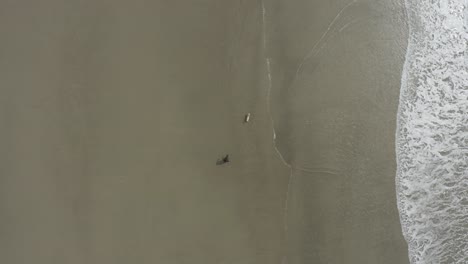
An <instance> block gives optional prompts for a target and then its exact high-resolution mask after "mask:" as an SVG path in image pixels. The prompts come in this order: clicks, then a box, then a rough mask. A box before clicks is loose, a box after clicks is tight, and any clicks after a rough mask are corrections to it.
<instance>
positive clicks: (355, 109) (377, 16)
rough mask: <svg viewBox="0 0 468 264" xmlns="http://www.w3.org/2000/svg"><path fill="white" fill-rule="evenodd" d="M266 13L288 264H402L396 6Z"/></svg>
mask: <svg viewBox="0 0 468 264" xmlns="http://www.w3.org/2000/svg"><path fill="white" fill-rule="evenodd" d="M270 9H271V10H272V12H271V13H272V15H271V18H270V19H271V21H272V22H271V23H272V24H273V25H272V26H271V27H273V28H272V29H271V30H270V35H271V38H270V43H271V47H270V49H271V52H270V56H271V64H272V65H273V67H272V68H273V69H272V75H273V76H274V77H273V82H272V83H273V100H274V107H273V108H274V109H273V110H274V111H273V112H274V113H275V115H274V116H275V117H274V119H275V126H276V131H277V135H278V137H277V145H278V148H279V150H280V152H281V153H282V155H283V156H284V158H285V160H286V162H287V163H289V164H290V165H291V167H292V170H293V175H292V177H291V186H290V194H289V201H288V212H287V216H288V227H289V229H288V234H287V236H288V260H289V261H288V263H290V264H293V263H294V264H296V263H337V264H338V263H348V264H353V263H356V264H358V263H388V264H391V263H408V255H407V249H406V247H407V246H406V243H405V241H404V239H403V236H402V234H401V227H400V223H399V216H398V211H397V204H396V195H395V193H396V192H395V168H396V166H395V143H394V142H395V123H396V122H395V118H396V112H397V106H398V98H399V89H400V76H401V75H400V73H401V71H402V67H403V62H404V56H405V49H406V41H407V26H406V16H405V9H404V2H403V1H380V2H375V1H319V3H317V2H313V1H288V2H287V3H286V2H284V1H272V2H271V6H270ZM275 23H276V24H275ZM275 77H276V78H275Z"/></svg>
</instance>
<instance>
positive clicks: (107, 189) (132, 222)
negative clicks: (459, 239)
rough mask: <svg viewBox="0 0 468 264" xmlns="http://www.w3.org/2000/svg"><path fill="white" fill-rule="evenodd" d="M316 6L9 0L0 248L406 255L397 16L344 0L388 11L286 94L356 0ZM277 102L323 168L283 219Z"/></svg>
mask: <svg viewBox="0 0 468 264" xmlns="http://www.w3.org/2000/svg"><path fill="white" fill-rule="evenodd" d="M281 2H282V3H281ZM319 2H320V3H311V1H288V2H287V3H286V2H285V1H277V2H275V1H266V2H265V8H266V9H265V10H266V18H267V20H265V21H264V17H263V10H262V5H261V2H257V1H239V2H237V1H236V2H235V3H234V2H233V1H215V0H205V1H201V0H200V1H180V0H173V1H152V2H151V1H139V0H138V1H131V2H129V1H122V0H120V1H87V0H83V1H78V0H77V1H53V0H47V1H41V2H40V3H39V2H37V1H1V2H0V12H1V15H0V22H1V23H0V33H1V36H2V42H1V43H0V51H1V58H2V59H1V60H0V84H1V89H0V98H1V99H0V100H2V101H1V107H2V110H1V111H0V115H1V118H0V120H2V123H1V131H2V136H1V137H0V141H1V145H2V146H3V147H2V149H1V151H0V153H1V157H2V163H1V166H0V175H1V177H0V186H1V192H0V194H1V199H0V232H1V234H2V235H1V236H0V260H1V262H2V263H12V264H15V263H39V264H40V263H48V264H49V263H113V264H114V263H165V264H166V263H169V264H170V263H174V264H175V263H177V264H181V263H182V264H183V263H191V264H192V263H203V264H207V263H213V264H214V263H243V264H244V263H252V264H253V263H255V264H257V263H265V264H266V263H268V264H270V263H281V262H282V261H283V256H285V255H286V256H288V258H287V261H288V263H351V264H352V263H406V262H405V261H406V258H407V256H406V252H405V247H406V245H405V244H404V242H403V241H402V237H401V231H400V229H399V223H398V215H397V212H396V203H395V199H394V198H395V197H394V196H395V195H394V184H393V183H394V168H395V167H394V147H393V146H394V142H393V141H394V138H393V135H394V123H395V122H394V119H395V113H396V103H397V97H398V90H399V76H400V75H399V74H400V72H401V68H400V67H401V65H402V64H401V63H402V60H401V59H402V57H400V56H401V52H402V48H403V47H404V45H405V43H403V42H401V40H402V39H403V35H404V31H400V30H402V29H401V28H398V27H401V26H402V25H401V23H400V22H401V21H399V20H398V19H401V17H400V16H401V15H402V14H403V13H402V12H403V11H402V10H401V7H400V6H391V7H382V6H381V5H379V4H371V3H370V2H362V3H361V4H359V5H356V6H354V7H353V8H352V9H351V8H350V10H353V13H352V14H349V15H350V16H352V15H356V16H357V15H359V16H363V17H365V18H366V19H370V18H372V19H375V21H377V22H379V23H377V24H373V23H371V26H368V28H366V27H363V25H368V24H358V25H359V26H356V27H353V26H352V25H351V24H350V25H349V27H348V29H345V28H343V30H342V31H343V32H345V33H343V34H338V35H339V36H338V37H337V38H338V39H340V38H342V40H345V41H344V42H339V41H335V42H328V44H327V45H330V46H329V47H328V46H327V48H324V52H323V56H322V57H321V60H320V63H306V64H304V67H303V72H304V73H306V72H307V73H308V74H302V73H301V74H300V77H301V78H300V79H298V81H297V82H296V84H295V85H294V87H293V88H292V89H294V91H292V90H287V89H282V88H283V87H286V85H285V84H287V83H291V76H293V75H292V72H294V71H295V69H296V68H297V65H298V63H299V62H300V60H301V58H303V56H304V54H306V52H307V50H308V49H310V47H311V45H313V43H315V42H317V41H318V39H320V36H321V33H323V32H324V30H325V31H326V30H327V26H328V25H329V23H330V21H332V20H333V18H334V17H335V16H336V14H337V12H338V11H339V10H340V8H342V7H343V6H344V5H345V3H344V2H343V1H319ZM386 8H389V9H388V10H390V11H392V12H389V13H387V12H386V10H387V9H386ZM375 11H377V12H375ZM382 16H383V17H384V18H381V17H382ZM369 17H370V18H369ZM343 18H346V19H347V20H346V21H342V22H343V23H342V24H340V27H342V26H345V24H344V23H345V22H346V23H347V22H350V21H351V20H352V17H348V15H343ZM392 19H394V21H393V20H392ZM391 20H392V21H393V22H395V23H397V24H395V25H398V26H397V27H395V26H394V24H391V23H388V22H389V21H391ZM372 21H374V20H372ZM264 22H265V23H264ZM340 23H341V22H340ZM265 26H266V27H265ZM265 30H267V32H265ZM330 32H331V31H330ZM378 32H388V34H389V36H387V35H386V34H384V33H378ZM402 32H403V33H402ZM379 34H380V35H379ZM400 34H401V35H400ZM377 35H378V36H379V37H381V38H378V39H375V38H374V37H375V36H377ZM264 36H266V37H267V38H268V39H267V41H266V43H265V42H264V39H263V38H264ZM405 37H406V36H405ZM394 38H396V39H397V40H396V41H392V39H394ZM405 39H406V38H405ZM371 40H373V41H371ZM332 43H334V44H333V45H332ZM354 43H358V44H357V45H354ZM265 44H266V45H265ZM358 51H360V52H362V53H359V52H358ZM267 57H268V58H271V59H272V64H273V66H274V67H273V68H272V69H271V70H272V71H273V72H271V74H272V77H273V78H272V87H271V88H272V90H271V92H272V94H271V98H270V99H271V100H272V101H271V106H272V107H271V109H269V107H268V99H269V98H268V91H269V88H270V87H269V85H270V83H269V80H268V77H267V75H268V69H267V67H266V65H265V58H267ZM382 60H383V61H382ZM312 61H314V62H315V61H318V60H315V59H314V60H312ZM313 65H315V66H313ZM312 66H313V67H312ZM320 76H321V77H320ZM363 76H366V78H364V77H363ZM319 77H320V78H319ZM311 83H316V84H319V85H318V86H317V87H322V88H319V89H318V90H316V92H313V93H310V91H309V90H308V91H307V92H302V93H301V92H300V91H301V89H303V88H306V86H307V85H308V84H311ZM306 84H307V85H306ZM343 84H346V85H343ZM345 88H346V91H343V90H344V89H345ZM343 92H344V93H345V95H344V96H342V93H343ZM318 98H320V100H318ZM330 105H332V106H336V107H329V106H330ZM269 110H271V111H272V113H273V119H274V121H275V125H276V126H275V129H276V132H277V135H278V138H277V139H278V140H277V142H276V143H277V146H278V148H279V150H280V151H281V153H282V154H284V156H285V158H286V161H287V162H289V163H290V164H292V165H293V167H294V168H304V169H307V170H309V171H310V170H317V169H320V170H322V172H313V173H311V172H307V171H304V172H300V171H298V170H296V169H295V170H294V171H293V172H294V173H293V179H294V181H293V182H292V185H291V186H290V187H291V188H290V191H289V198H288V199H289V200H288V210H287V217H285V210H284V207H285V203H286V193H287V189H288V181H289V180H290V178H289V176H290V170H289V168H288V167H287V166H285V165H284V164H283V162H282V160H281V159H280V157H279V156H278V153H277V152H276V150H275V144H274V142H273V127H272V120H271V118H270V115H269V114H270V113H269ZM248 112H250V113H251V121H250V122H249V123H247V124H244V123H243V119H244V115H245V114H246V113H248ZM302 122H310V123H302ZM354 126H356V127H354ZM312 128H317V129H312ZM225 154H229V155H230V160H231V162H229V163H227V164H224V165H222V166H218V165H216V161H217V159H219V158H220V157H222V156H223V155H225ZM285 219H287V222H286V223H285ZM285 226H287V227H288V231H287V232H285V230H284V228H285Z"/></svg>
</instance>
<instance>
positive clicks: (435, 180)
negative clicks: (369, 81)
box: [396, 0, 468, 264]
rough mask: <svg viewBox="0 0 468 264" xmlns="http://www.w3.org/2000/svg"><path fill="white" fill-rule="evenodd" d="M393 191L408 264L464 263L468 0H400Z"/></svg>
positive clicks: (467, 241)
mask: <svg viewBox="0 0 468 264" xmlns="http://www.w3.org/2000/svg"><path fill="white" fill-rule="evenodd" d="M406 5H407V12H408V17H409V27H410V36H409V38H410V39H409V44H408V45H409V46H408V50H407V54H406V62H405V67H404V71H403V76H402V87H401V94H400V105H399V112H398V127H397V139H396V151H397V162H398V169H397V177H396V181H397V192H398V193H397V195H398V209H399V212H400V218H401V222H402V229H403V234H404V236H405V239H406V241H407V243H408V248H409V254H410V260H411V263H413V264H423V263H424V264H428V263H431V264H432V263H434V264H435V263H437V264H448V263H457V264H462V263H468V72H467V62H468V52H467V42H468V32H467V31H468V30H467V24H468V22H467V21H468V15H467V14H468V0H424V1H421V0H406Z"/></svg>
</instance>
